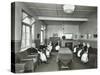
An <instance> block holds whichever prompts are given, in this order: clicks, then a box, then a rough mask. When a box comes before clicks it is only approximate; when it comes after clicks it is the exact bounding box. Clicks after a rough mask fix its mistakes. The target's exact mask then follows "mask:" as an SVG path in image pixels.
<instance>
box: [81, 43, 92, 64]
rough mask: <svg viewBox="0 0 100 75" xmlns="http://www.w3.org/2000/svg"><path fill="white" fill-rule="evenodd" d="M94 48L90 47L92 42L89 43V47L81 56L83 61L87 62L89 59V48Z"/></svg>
mask: <svg viewBox="0 0 100 75" xmlns="http://www.w3.org/2000/svg"><path fill="white" fill-rule="evenodd" d="M91 49H92V48H91V47H90V44H89V43H87V48H86V50H85V51H84V52H83V54H82V56H81V61H82V62H83V63H87V62H88V61H89V50H91Z"/></svg>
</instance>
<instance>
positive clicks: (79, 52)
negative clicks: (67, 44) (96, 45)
mask: <svg viewBox="0 0 100 75" xmlns="http://www.w3.org/2000/svg"><path fill="white" fill-rule="evenodd" d="M84 50H86V44H85V43H83V46H82V48H81V49H80V50H79V51H78V53H77V57H81V52H82V51H84Z"/></svg>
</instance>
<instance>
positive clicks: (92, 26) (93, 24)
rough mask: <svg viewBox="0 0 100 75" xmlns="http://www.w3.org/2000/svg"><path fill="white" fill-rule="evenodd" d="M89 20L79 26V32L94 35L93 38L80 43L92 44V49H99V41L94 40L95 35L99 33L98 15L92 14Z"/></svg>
mask: <svg viewBox="0 0 100 75" xmlns="http://www.w3.org/2000/svg"><path fill="white" fill-rule="evenodd" d="M88 19H89V21H88V22H84V23H83V24H81V25H80V26H79V32H80V33H81V34H88V33H89V34H92V38H91V39H89V40H88V39H86V40H80V41H81V42H83V41H84V42H86V43H90V45H91V46H92V47H94V48H97V39H95V38H93V34H96V33H97V13H93V14H91V15H90V17H89V18H88Z"/></svg>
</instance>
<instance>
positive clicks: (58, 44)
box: [55, 41, 60, 52]
mask: <svg viewBox="0 0 100 75" xmlns="http://www.w3.org/2000/svg"><path fill="white" fill-rule="evenodd" d="M59 49H60V43H59V41H58V42H57V44H56V46H55V50H56V51H57V52H58V51H59Z"/></svg>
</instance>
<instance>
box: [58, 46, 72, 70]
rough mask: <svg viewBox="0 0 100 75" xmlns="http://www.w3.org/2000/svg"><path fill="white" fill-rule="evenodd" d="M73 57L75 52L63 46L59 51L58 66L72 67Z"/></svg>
mask: <svg viewBox="0 0 100 75" xmlns="http://www.w3.org/2000/svg"><path fill="white" fill-rule="evenodd" d="M72 59H73V53H72V51H71V50H70V49H69V48H61V49H60V50H59V52H58V57H57V60H58V68H59V70H60V69H61V68H70V65H71V62H72Z"/></svg>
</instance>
